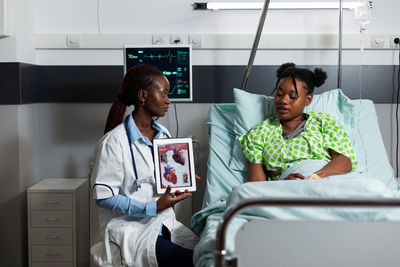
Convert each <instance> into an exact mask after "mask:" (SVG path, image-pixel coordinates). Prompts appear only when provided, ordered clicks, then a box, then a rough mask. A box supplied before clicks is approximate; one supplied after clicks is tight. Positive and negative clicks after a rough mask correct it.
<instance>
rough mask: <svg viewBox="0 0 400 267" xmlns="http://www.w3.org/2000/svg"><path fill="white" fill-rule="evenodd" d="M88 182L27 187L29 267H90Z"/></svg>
mask: <svg viewBox="0 0 400 267" xmlns="http://www.w3.org/2000/svg"><path fill="white" fill-rule="evenodd" d="M88 189H89V188H88V180H87V179H45V180H42V181H40V182H39V183H38V184H36V185H34V186H32V187H30V188H28V242H29V243H28V246H29V266H30V267H50V266H52V267H80V266H89V202H88V200H89V192H88V191H89V190H88Z"/></svg>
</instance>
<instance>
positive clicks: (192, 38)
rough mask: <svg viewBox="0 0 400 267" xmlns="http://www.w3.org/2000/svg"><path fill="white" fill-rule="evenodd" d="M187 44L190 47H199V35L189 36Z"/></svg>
mask: <svg viewBox="0 0 400 267" xmlns="http://www.w3.org/2000/svg"><path fill="white" fill-rule="evenodd" d="M189 44H191V45H192V48H201V35H197V34H193V35H190V36H189Z"/></svg>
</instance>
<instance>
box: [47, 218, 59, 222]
mask: <svg viewBox="0 0 400 267" xmlns="http://www.w3.org/2000/svg"><path fill="white" fill-rule="evenodd" d="M47 221H49V222H56V221H58V219H57V218H47Z"/></svg>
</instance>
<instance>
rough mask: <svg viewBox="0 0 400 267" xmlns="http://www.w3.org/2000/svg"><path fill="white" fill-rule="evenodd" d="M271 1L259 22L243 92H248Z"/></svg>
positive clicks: (267, 2) (266, 0)
mask: <svg viewBox="0 0 400 267" xmlns="http://www.w3.org/2000/svg"><path fill="white" fill-rule="evenodd" d="M269 1H270V0H265V2H264V7H263V9H262V12H261V17H260V21H259V22H258V28H257V33H256V37H255V38H254V43H253V48H252V49H251V54H250V58H249V62H248V63H247V67H246V73H245V74H244V78H243V82H242V90H243V91H246V88H247V82H248V80H249V76H250V72H251V68H252V67H253V62H254V58H255V56H256V52H257V48H258V43H259V42H260V38H261V33H262V29H263V27H264V22H265V17H266V16H267V11H268V6H269Z"/></svg>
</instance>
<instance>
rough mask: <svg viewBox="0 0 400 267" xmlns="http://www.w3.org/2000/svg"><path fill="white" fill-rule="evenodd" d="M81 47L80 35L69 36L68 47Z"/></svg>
mask: <svg viewBox="0 0 400 267" xmlns="http://www.w3.org/2000/svg"><path fill="white" fill-rule="evenodd" d="M80 45H81V37H80V36H79V34H69V35H67V47H79V46H80Z"/></svg>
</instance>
